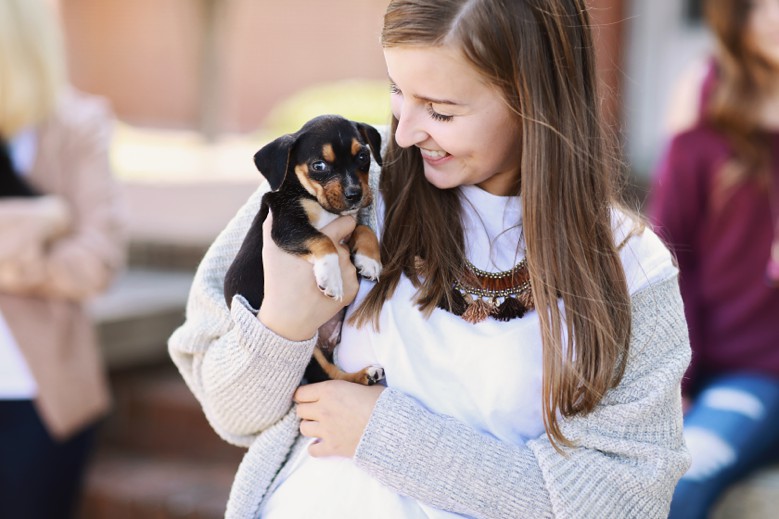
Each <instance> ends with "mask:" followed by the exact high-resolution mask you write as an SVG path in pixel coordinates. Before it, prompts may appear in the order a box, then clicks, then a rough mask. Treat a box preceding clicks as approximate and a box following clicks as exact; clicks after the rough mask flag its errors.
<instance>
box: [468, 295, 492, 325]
mask: <svg viewBox="0 0 779 519" xmlns="http://www.w3.org/2000/svg"><path fill="white" fill-rule="evenodd" d="M491 312H492V305H490V304H489V303H487V302H486V301H484V300H483V299H482V298H480V297H479V298H476V300H474V301H473V302H472V303H471V304H470V305H468V308H467V309H466V310H465V313H463V319H465V320H466V321H468V322H469V323H472V324H476V323H480V322H482V321H484V320H485V319H487V317H489V316H490V313H491Z"/></svg>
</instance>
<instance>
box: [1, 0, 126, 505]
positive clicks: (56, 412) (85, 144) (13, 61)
mask: <svg viewBox="0 0 779 519" xmlns="http://www.w3.org/2000/svg"><path fill="white" fill-rule="evenodd" d="M66 78H67V75H66V66H65V56H64V49H63V46H62V41H61V34H60V27H59V25H58V20H57V18H56V16H55V15H54V13H53V12H52V10H51V6H49V5H48V4H47V2H44V1H43V0H0V154H2V155H4V159H5V160H3V161H2V166H0V167H2V168H3V169H4V171H2V174H3V175H19V176H20V177H23V179H24V180H25V181H26V182H27V183H28V184H30V185H32V186H33V187H34V188H35V190H37V192H38V193H39V194H40V196H38V197H35V198H6V197H2V198H0V517H8V518H19V517H25V518H31V519H32V518H51V517H62V518H67V517H72V514H73V513H75V509H76V506H77V499H78V497H79V494H80V489H81V482H82V476H83V474H84V469H85V467H86V463H87V460H88V455H89V453H90V451H91V447H92V443H93V438H94V435H95V430H96V426H97V423H98V422H99V420H100V418H101V417H102V416H103V415H104V414H105V413H106V412H107V410H108V405H109V394H108V387H107V384H106V379H105V373H104V368H103V365H102V360H101V357H100V352H99V349H98V344H97V342H96V340H95V336H94V330H93V328H92V322H91V321H90V318H89V316H88V314H87V312H86V310H85V308H84V303H85V302H86V301H87V300H88V299H89V298H91V297H93V296H95V295H97V294H99V293H100V292H102V291H103V290H104V289H105V288H106V287H107V286H108V285H109V283H110V282H111V280H112V279H113V278H114V276H115V275H116V274H117V272H118V271H119V269H120V268H121V267H122V265H123V263H124V252H125V249H124V233H123V228H124V225H123V224H124V219H123V211H122V204H121V198H120V196H119V190H118V189H117V185H116V184H115V182H114V181H113V179H112V175H111V167H110V163H109V160H108V151H109V136H110V131H111V128H112V125H113V115H112V113H111V111H110V110H109V109H108V106H107V105H106V103H105V102H104V101H103V100H102V99H98V98H94V97H91V96H86V95H84V94H81V93H77V92H75V91H74V90H73V89H72V88H70V87H69V86H68V84H67V81H66ZM5 178H14V177H5Z"/></svg>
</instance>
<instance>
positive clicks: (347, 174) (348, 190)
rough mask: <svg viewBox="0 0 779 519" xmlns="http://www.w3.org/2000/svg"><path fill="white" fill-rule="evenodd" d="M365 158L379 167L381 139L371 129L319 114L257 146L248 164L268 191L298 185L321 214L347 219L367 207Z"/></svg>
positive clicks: (368, 188) (367, 187) (377, 133)
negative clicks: (344, 216)
mask: <svg viewBox="0 0 779 519" xmlns="http://www.w3.org/2000/svg"><path fill="white" fill-rule="evenodd" d="M371 153H372V154H373V156H374V158H375V159H376V162H377V163H378V164H379V165H381V155H380V153H381V136H380V135H379V132H378V131H376V129H375V128H374V127H373V126H370V125H367V124H364V123H358V122H354V121H349V120H348V119H344V118H343V117H340V116H337V115H323V116H320V117H316V118H314V119H312V120H310V121H308V122H307V123H306V124H305V125H303V127H302V128H301V129H300V130H298V131H297V132H295V133H291V134H288V135H283V136H281V137H279V138H278V139H276V140H274V141H273V142H270V143H268V144H267V145H265V146H263V147H262V148H261V149H260V150H259V151H258V152H257V153H256V154H255V155H254V164H255V165H256V166H257V169H259V170H260V173H262V174H263V176H264V177H265V178H266V179H267V180H268V183H269V184H270V187H271V189H272V190H274V191H277V190H279V189H283V188H284V186H285V185H287V184H291V183H295V184H299V185H300V186H302V187H303V189H305V190H306V191H307V192H308V193H309V194H311V195H312V196H313V197H315V198H316V199H317V201H318V202H319V204H320V205H321V206H322V207H323V208H325V209H326V210H327V211H330V212H331V213H336V214H353V213H355V212H357V211H358V210H359V209H360V208H362V207H365V206H367V205H368V204H370V202H371V190H370V187H369V186H368V170H369V168H370V164H371Z"/></svg>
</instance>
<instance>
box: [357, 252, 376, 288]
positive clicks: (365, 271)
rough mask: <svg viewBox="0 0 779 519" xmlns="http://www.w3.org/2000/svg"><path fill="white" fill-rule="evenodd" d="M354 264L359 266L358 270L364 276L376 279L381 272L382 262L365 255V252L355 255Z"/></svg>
mask: <svg viewBox="0 0 779 519" xmlns="http://www.w3.org/2000/svg"><path fill="white" fill-rule="evenodd" d="M353 261H354V266H355V267H357V272H359V273H360V275H361V276H362V277H364V278H368V279H370V280H373V281H376V280H377V279H379V274H381V263H380V262H378V261H376V260H375V259H373V258H371V257H368V256H365V255H363V254H359V253H358V254H355V255H354V259H353Z"/></svg>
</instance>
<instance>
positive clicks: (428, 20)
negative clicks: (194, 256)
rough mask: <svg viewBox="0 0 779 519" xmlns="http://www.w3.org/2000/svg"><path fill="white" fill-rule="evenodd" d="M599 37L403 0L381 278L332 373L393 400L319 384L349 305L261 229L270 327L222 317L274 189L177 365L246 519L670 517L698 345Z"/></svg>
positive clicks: (392, 24)
mask: <svg viewBox="0 0 779 519" xmlns="http://www.w3.org/2000/svg"><path fill="white" fill-rule="evenodd" d="M588 23H589V20H588V14H587V9H586V7H585V3H584V2H583V1H579V0H545V1H543V2H540V1H534V0H521V1H510V2H509V1H501V0H449V1H441V0H435V1H434V0H393V1H392V2H390V4H389V7H388V9H387V12H386V16H385V20H384V30H383V35H382V36H383V38H382V41H383V46H384V51H385V58H386V62H387V70H388V74H389V77H390V82H391V104H392V111H393V120H392V125H391V129H390V132H389V136H388V137H387V139H386V145H387V149H386V152H385V154H384V165H385V166H384V168H383V170H382V171H381V175H380V178H374V180H376V181H377V183H378V186H379V189H378V193H377V197H376V199H377V202H376V204H375V207H374V208H373V210H374V214H373V216H372V217H369V218H367V221H368V223H372V224H373V226H374V227H375V228H376V229H377V231H378V232H379V236H380V240H381V246H382V249H381V253H382V260H383V263H384V271H383V272H382V274H381V278H380V281H378V282H377V283H375V284H374V283H367V282H364V281H362V282H360V284H359V286H358V284H357V281H356V279H355V274H354V267H353V266H352V265H351V263H350V262H349V259H348V252H347V251H346V250H345V249H344V250H342V251H341V265H342V268H343V273H344V278H345V279H349V280H350V282H351V285H350V286H348V287H347V291H346V292H347V298H346V301H352V299H353V302H352V304H351V305H350V306H349V309H348V313H347V318H346V321H345V324H344V326H343V330H342V340H341V343H340V345H339V347H338V349H337V354H336V356H337V362H338V363H339V364H340V365H341V366H343V367H344V368H346V369H352V368H354V367H357V366H359V367H364V366H365V365H367V364H379V365H381V366H383V367H384V369H385V371H386V386H373V387H366V386H361V385H355V384H350V383H341V382H336V381H329V382H324V383H320V384H311V385H303V386H300V379H301V376H302V373H303V370H304V368H305V366H306V364H307V362H308V360H309V358H310V355H311V351H312V348H313V347H314V344H315V342H316V338H317V328H318V327H319V326H320V325H321V324H322V323H324V322H325V321H326V320H327V319H329V318H330V317H331V316H332V315H334V314H335V313H336V312H337V311H339V310H340V309H341V308H342V306H343V303H338V302H335V301H331V300H328V299H327V298H326V297H324V296H323V295H322V294H321V293H320V292H319V291H318V289H317V288H316V286H315V283H314V278H313V273H312V270H311V266H310V265H309V264H308V263H306V262H304V261H301V260H298V259H297V258H294V257H292V256H290V255H287V254H285V253H282V252H281V251H280V250H279V249H278V248H276V247H275V246H274V245H273V244H272V243H271V241H270V239H269V229H270V227H269V225H268V224H267V223H266V225H265V230H266V235H267V236H266V240H267V242H266V245H265V248H264V250H263V254H264V261H265V269H266V285H265V299H264V301H263V304H262V307H261V308H260V309H258V310H257V309H252V308H249V307H248V306H247V305H246V302H245V301H244V300H243V299H242V298H241V297H240V296H236V298H235V299H234V301H233V304H232V310H231V311H228V310H227V308H226V306H225V304H224V301H223V300H222V299H221V298H222V288H221V283H222V280H223V277H224V273H225V272H224V271H225V269H226V267H227V265H229V263H230V261H231V259H232V257H234V255H235V253H236V251H237V249H238V247H239V245H240V243H241V241H242V239H243V237H244V235H245V233H246V230H247V228H248V226H249V224H250V222H251V220H252V218H253V216H254V214H255V213H256V211H257V208H258V204H259V199H260V197H261V196H262V193H263V191H264V189H267V188H261V189H260V190H259V192H258V193H256V194H255V195H254V196H253V197H252V198H251V199H250V201H249V202H248V203H247V205H246V206H245V207H244V208H243V209H241V211H240V212H239V213H238V215H237V216H236V218H235V219H234V220H233V222H231V224H230V225H229V226H228V228H227V229H225V231H224V232H223V233H222V234H221V235H220V236H219V237H218V238H217V240H216V242H215V243H214V244H213V246H212V247H211V249H210V250H209V252H208V254H207V255H206V257H205V258H204V260H203V263H202V265H201V267H200V269H199V271H198V274H197V276H196V279H195V282H194V286H193V289H192V293H191V296H190V301H189V306H188V311H187V321H186V323H185V324H184V325H183V326H182V327H181V328H180V329H179V330H177V331H176V332H175V333H174V335H173V336H172V337H171V340H170V352H171V355H172V357H173V359H174V360H175V362H176V363H177V365H178V366H179V368H180V370H181V373H182V375H183V376H184V378H185V380H186V381H187V383H188V384H189V386H190V388H191V389H192V391H193V393H194V394H195V395H196V396H197V397H198V399H199V400H200V402H201V404H202V405H203V408H204V411H205V413H206V415H207V416H208V418H209V420H210V422H211V423H212V424H213V425H214V427H215V429H216V430H217V431H218V432H219V433H220V434H221V435H222V436H223V437H224V438H225V439H226V440H227V441H230V442H232V443H235V444H237V445H244V446H247V447H248V448H249V450H248V452H247V454H246V457H245V460H244V462H243V463H242V465H241V468H240V469H239V471H238V474H237V476H236V480H235V483H234V485H233V490H232V493H231V497H230V500H229V503H228V510H227V516H228V517H257V516H261V517H269V518H296V517H301V518H302V517H319V518H322V517H326V518H330V517H333V518H334V517H363V516H365V515H366V514H367V515H369V516H371V517H395V518H396V517H430V518H444V517H460V516H469V517H503V518H505V517H549V516H553V515H557V516H560V517H664V516H665V514H667V512H668V505H669V502H670V497H671V494H672V491H673V488H674V485H675V484H676V481H677V479H678V477H679V476H680V475H681V474H682V473H683V472H684V470H685V469H686V468H687V464H688V460H687V453H686V450H685V448H684V445H683V442H682V431H681V397H680V379H681V375H682V373H683V372H684V370H685V368H686V367H687V363H688V360H689V347H688V340H687V331H686V326H685V322H684V316H683V310H682V306H681V298H680V296H679V292H678V285H677V280H676V275H677V271H676V268H675V267H674V266H673V263H672V261H671V257H670V254H669V252H668V251H667V250H666V249H665V248H664V246H663V245H662V244H661V242H660V241H659V239H658V238H657V237H656V236H655V235H654V234H652V233H651V232H650V231H648V230H646V229H644V228H643V227H642V226H641V223H640V221H639V220H638V218H637V217H635V216H634V215H632V214H630V213H629V212H628V211H626V210H624V209H621V208H620V206H619V204H618V203H617V201H616V197H615V193H614V182H615V178H616V175H617V169H616V165H615V164H616V163H615V161H614V160H613V159H612V157H610V156H609V152H610V149H611V148H609V146H607V144H606V140H605V138H604V135H603V132H602V130H601V121H600V116H599V114H598V106H599V101H598V94H597V91H596V88H595V84H596V79H595V77H594V73H595V69H594V64H593V56H592V41H591V39H590V29H589V25H588ZM353 227H354V221H353V220H352V219H351V218H341V219H338V220H336V221H334V222H333V223H332V224H330V225H329V226H328V227H326V228H325V232H327V233H328V234H329V235H330V236H331V237H333V238H334V239H335V241H336V242H338V241H340V240H341V239H342V238H343V237H345V236H347V235H348V234H349V233H350V232H351V229H352V228H353ZM282 273H283V274H282ZM299 386H300V387H299Z"/></svg>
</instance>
